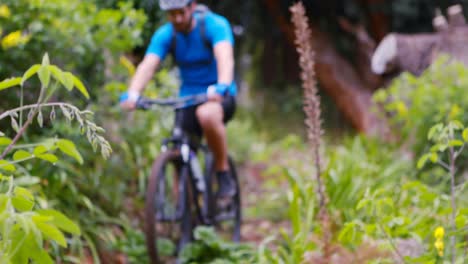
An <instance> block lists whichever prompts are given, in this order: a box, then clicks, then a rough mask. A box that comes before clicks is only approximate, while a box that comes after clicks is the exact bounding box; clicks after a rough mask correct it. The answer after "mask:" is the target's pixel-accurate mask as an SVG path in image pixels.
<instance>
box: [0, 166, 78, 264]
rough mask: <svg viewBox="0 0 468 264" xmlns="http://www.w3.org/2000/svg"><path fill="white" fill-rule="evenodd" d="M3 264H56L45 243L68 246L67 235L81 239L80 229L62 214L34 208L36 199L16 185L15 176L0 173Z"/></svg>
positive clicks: (0, 227) (0, 243)
mask: <svg viewBox="0 0 468 264" xmlns="http://www.w3.org/2000/svg"><path fill="white" fill-rule="evenodd" d="M0 190H1V191H0V230H2V232H1V233H0V251H1V252H2V254H1V255H0V261H1V262H2V263H28V262H29V260H31V261H34V262H36V263H54V261H53V260H52V258H51V257H50V256H49V254H48V252H47V250H46V247H45V241H51V242H53V243H57V244H58V245H60V246H61V247H67V241H66V239H65V235H64V233H63V232H67V233H70V234H72V235H76V236H79V235H80V234H81V231H80V228H79V227H78V226H77V225H76V224H75V223H74V222H72V221H71V220H70V219H68V218H67V217H66V216H65V215H63V214H62V213H60V212H58V211H55V210H52V209H39V210H37V209H34V205H35V202H36V201H35V200H36V199H35V197H34V195H33V194H32V193H31V192H30V191H29V190H28V189H26V188H22V187H19V186H16V185H15V184H14V181H13V177H6V176H4V175H2V174H0Z"/></svg>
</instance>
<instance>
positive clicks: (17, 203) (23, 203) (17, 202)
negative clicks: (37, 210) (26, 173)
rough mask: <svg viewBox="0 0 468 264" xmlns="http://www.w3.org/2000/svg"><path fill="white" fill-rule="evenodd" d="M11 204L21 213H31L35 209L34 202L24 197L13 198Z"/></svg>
mask: <svg viewBox="0 0 468 264" xmlns="http://www.w3.org/2000/svg"><path fill="white" fill-rule="evenodd" d="M11 202H12V203H13V206H14V207H15V209H16V210H18V211H20V212H27V211H31V209H32V208H33V207H34V202H33V201H31V200H29V199H27V198H25V197H24V196H15V197H13V198H11Z"/></svg>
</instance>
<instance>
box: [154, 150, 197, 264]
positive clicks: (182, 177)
mask: <svg viewBox="0 0 468 264" xmlns="http://www.w3.org/2000/svg"><path fill="white" fill-rule="evenodd" d="M188 175H189V171H188V166H187V165H184V164H183V162H182V158H181V155H180V154H179V153H178V151H175V150H169V151H166V152H163V153H162V154H161V155H160V156H159V157H158V158H157V159H156V160H155V162H154V164H153V168H152V171H151V176H150V178H149V183H148V188H147V192H146V201H145V229H146V230H145V231H146V232H145V236H146V245H147V249H148V255H149V257H150V260H151V263H171V262H175V260H176V258H177V255H178V253H179V251H180V250H181V249H182V248H183V247H184V246H185V245H186V244H187V243H189V242H190V241H191V238H192V218H191V214H190V203H189V200H188V192H187V190H188V182H189V179H188Z"/></svg>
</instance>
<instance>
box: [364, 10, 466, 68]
mask: <svg viewBox="0 0 468 264" xmlns="http://www.w3.org/2000/svg"><path fill="white" fill-rule="evenodd" d="M461 12H462V10H461V7H457V6H452V7H450V8H449V12H448V13H449V23H447V20H446V19H445V18H444V17H443V16H442V15H441V14H438V15H437V16H436V17H435V18H434V21H433V25H434V28H435V29H436V30H437V32H436V33H429V34H396V33H392V34H389V35H388V36H386V37H385V38H384V39H383V40H382V42H381V43H380V44H379V46H378V47H377V49H376V51H375V53H374V55H373V57H372V69H373V70H374V72H376V73H379V74H380V73H391V72H403V71H408V72H410V73H412V74H414V75H420V74H421V73H422V72H423V71H424V70H425V69H426V68H427V67H429V65H431V63H432V62H433V61H434V59H436V58H437V56H439V55H441V54H447V55H449V56H450V57H451V58H453V59H454V60H457V61H459V62H462V63H463V64H465V65H467V66H468V50H467V49H466V43H468V26H467V25H466V23H465V19H464V17H460V16H461ZM438 13H440V12H438Z"/></svg>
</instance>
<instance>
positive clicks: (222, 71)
mask: <svg viewBox="0 0 468 264" xmlns="http://www.w3.org/2000/svg"><path fill="white" fill-rule="evenodd" d="M213 53H214V56H215V58H216V64H217V67H218V83H221V84H226V85H230V84H231V83H232V81H233V79H234V49H233V47H232V44H231V43H230V42H229V41H221V42H219V43H217V44H216V45H215V46H214V47H213ZM210 99H211V98H210ZM219 99H220V98H219Z"/></svg>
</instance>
